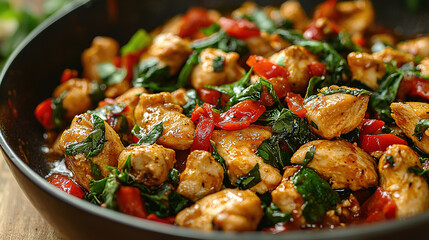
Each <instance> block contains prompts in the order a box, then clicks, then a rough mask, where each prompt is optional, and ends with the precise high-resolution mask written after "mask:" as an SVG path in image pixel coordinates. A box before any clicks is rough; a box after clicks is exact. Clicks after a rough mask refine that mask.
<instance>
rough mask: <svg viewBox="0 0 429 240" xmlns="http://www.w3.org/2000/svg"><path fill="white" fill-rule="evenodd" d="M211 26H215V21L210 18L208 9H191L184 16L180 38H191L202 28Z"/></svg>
mask: <svg viewBox="0 0 429 240" xmlns="http://www.w3.org/2000/svg"><path fill="white" fill-rule="evenodd" d="M211 24H213V21H212V20H211V19H210V18H209V15H208V12H207V10H206V9H204V8H199V7H193V8H190V9H189V10H188V11H187V12H186V13H185V15H184V16H183V20H182V25H181V26H180V30H179V37H181V38H185V37H191V36H192V35H194V34H195V33H197V32H198V31H199V29H200V28H204V27H208V26H210V25H211Z"/></svg>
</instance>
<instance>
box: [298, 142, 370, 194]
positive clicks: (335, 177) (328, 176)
mask: <svg viewBox="0 0 429 240" xmlns="http://www.w3.org/2000/svg"><path fill="white" fill-rule="evenodd" d="M312 146H315V147H316V152H315V153H314V157H313V159H312V160H311V161H310V163H308V165H307V167H309V168H312V169H314V170H315V171H316V172H317V173H318V174H319V175H320V176H321V177H322V178H324V179H325V180H327V181H329V183H330V184H332V188H333V189H342V188H350V189H351V190H353V191H357V190H359V189H365V188H369V187H374V186H377V183H378V176H377V171H376V166H375V161H374V159H373V158H372V157H371V156H370V155H369V154H368V153H366V152H365V151H364V150H362V149H360V148H359V147H357V146H356V145H354V144H351V143H349V142H347V141H345V140H335V141H328V140H316V141H312V142H309V143H306V144H304V145H302V146H301V147H300V148H299V149H298V151H296V152H295V153H294V154H293V156H292V158H291V160H290V161H291V163H294V164H302V163H303V162H304V160H305V155H306V153H307V152H308V151H309V150H310V148H311V147H312Z"/></svg>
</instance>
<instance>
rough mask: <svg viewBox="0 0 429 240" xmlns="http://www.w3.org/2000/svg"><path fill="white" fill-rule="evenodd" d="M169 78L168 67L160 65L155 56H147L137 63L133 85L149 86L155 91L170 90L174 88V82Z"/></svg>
mask: <svg viewBox="0 0 429 240" xmlns="http://www.w3.org/2000/svg"><path fill="white" fill-rule="evenodd" d="M170 80H171V79H170V67H169V66H160V65H159V61H158V59H156V58H148V59H145V60H143V61H141V62H140V63H139V65H138V68H137V78H136V79H134V80H133V86H134V87H144V88H149V89H151V90H152V91H155V92H159V91H161V92H162V91H167V92H171V91H174V90H175V89H176V84H174V83H172V82H171V81H170Z"/></svg>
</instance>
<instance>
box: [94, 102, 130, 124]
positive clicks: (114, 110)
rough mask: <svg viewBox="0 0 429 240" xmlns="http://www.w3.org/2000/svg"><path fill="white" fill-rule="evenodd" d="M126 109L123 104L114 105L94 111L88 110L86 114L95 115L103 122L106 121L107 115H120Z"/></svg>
mask: <svg viewBox="0 0 429 240" xmlns="http://www.w3.org/2000/svg"><path fill="white" fill-rule="evenodd" d="M126 107H127V105H126V104H125V103H116V104H112V105H104V106H103V107H101V108H97V109H94V110H89V111H88V113H90V114H96V115H97V116H99V117H100V118H101V119H103V120H104V121H107V119H108V115H109V114H113V115H117V114H120V113H122V112H123V111H124V109H125V108H126Z"/></svg>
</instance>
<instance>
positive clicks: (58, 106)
mask: <svg viewBox="0 0 429 240" xmlns="http://www.w3.org/2000/svg"><path fill="white" fill-rule="evenodd" d="M66 96H67V91H64V92H63V93H61V95H60V96H59V97H57V98H53V99H52V105H51V108H52V121H53V122H54V126H55V128H58V129H60V128H62V127H63V126H64V119H63V118H64V115H65V114H66V110H65V109H64V107H63V101H64V98H65V97H66Z"/></svg>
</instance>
